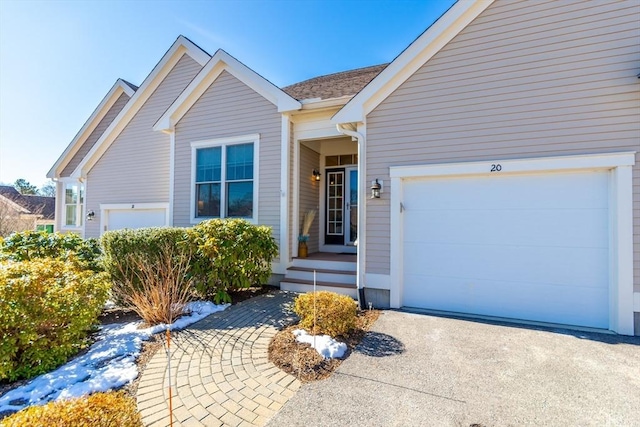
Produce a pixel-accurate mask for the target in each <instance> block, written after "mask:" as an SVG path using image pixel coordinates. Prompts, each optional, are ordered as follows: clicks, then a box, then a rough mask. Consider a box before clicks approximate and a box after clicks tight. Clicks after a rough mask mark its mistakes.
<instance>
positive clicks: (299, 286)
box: [280, 278, 358, 299]
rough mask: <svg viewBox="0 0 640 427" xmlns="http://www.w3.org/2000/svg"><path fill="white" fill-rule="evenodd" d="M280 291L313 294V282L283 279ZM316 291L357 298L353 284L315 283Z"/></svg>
mask: <svg viewBox="0 0 640 427" xmlns="http://www.w3.org/2000/svg"><path fill="white" fill-rule="evenodd" d="M280 289H282V290H284V291H291V292H300V293H307V292H313V280H300V279H289V278H285V279H284V280H283V281H281V282H280ZM316 290H317V291H329V292H335V293H338V294H342V295H349V296H350V297H351V298H354V299H357V298H358V290H357V289H356V285H355V283H354V284H345V283H331V282H318V281H316Z"/></svg>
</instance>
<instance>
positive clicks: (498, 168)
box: [491, 163, 502, 172]
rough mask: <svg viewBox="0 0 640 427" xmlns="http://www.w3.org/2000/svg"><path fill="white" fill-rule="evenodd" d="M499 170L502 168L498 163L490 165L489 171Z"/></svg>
mask: <svg viewBox="0 0 640 427" xmlns="http://www.w3.org/2000/svg"><path fill="white" fill-rule="evenodd" d="M501 170H502V165H501V164H500V163H496V164H495V165H491V172H500V171H501Z"/></svg>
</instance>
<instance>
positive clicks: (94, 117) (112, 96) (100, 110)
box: [47, 79, 135, 178]
mask: <svg viewBox="0 0 640 427" xmlns="http://www.w3.org/2000/svg"><path fill="white" fill-rule="evenodd" d="M122 93H125V94H127V96H128V97H129V98H131V97H132V96H133V94H134V93H135V91H134V90H133V88H132V87H131V86H129V85H128V84H127V83H126V82H125V81H124V80H122V79H118V80H116V82H115V83H114V84H113V86H112V87H111V89H109V92H107V94H106V95H105V97H104V98H102V101H100V104H99V105H98V106H97V107H96V109H95V110H94V111H93V113H92V114H91V116H90V117H89V118H88V119H87V121H86V122H85V123H84V125H83V126H82V128H81V129H80V131H79V132H78V133H77V134H76V136H75V137H74V138H73V140H71V142H70V143H69V145H68V146H67V148H66V149H65V150H64V152H63V153H62V154H61V155H60V157H59V158H58V160H56V162H55V163H54V165H53V166H52V167H51V170H49V172H47V178H60V173H61V172H62V170H63V169H64V167H65V166H66V165H67V163H69V161H70V160H71V159H72V158H73V156H74V155H75V154H76V153H77V152H78V150H79V149H80V147H82V144H84V143H85V141H86V139H87V138H88V137H89V135H90V134H91V132H93V130H94V129H95V128H96V126H98V123H100V120H102V119H103V118H104V116H105V115H106V114H107V112H108V111H109V109H111V107H113V104H115V102H116V101H117V100H118V98H119V97H120V95H122Z"/></svg>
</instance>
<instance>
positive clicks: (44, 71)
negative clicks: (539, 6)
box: [0, 0, 467, 186]
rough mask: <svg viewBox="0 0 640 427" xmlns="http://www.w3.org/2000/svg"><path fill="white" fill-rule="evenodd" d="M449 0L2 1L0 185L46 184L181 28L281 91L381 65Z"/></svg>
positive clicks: (173, 39)
mask: <svg viewBox="0 0 640 427" xmlns="http://www.w3.org/2000/svg"><path fill="white" fill-rule="evenodd" d="M463 1H467V0H463ZM453 3H454V0H421V1H412V0H396V1H375V0H372V1H349V0H343V1H331V0H325V1H305V0H298V1H284V0H281V1H274V0H271V1H250V0H236V1H221V0H216V1H188V0H185V1H145V0H138V1H99V0H96V1H79V0H77V1H53V0H52V1H42V2H40V1H28V0H19V1H14V0H0V182H5V183H12V182H13V181H15V180H16V179H17V178H25V179H27V180H28V181H30V182H31V183H32V184H35V185H37V186H41V185H42V184H43V183H45V182H46V181H47V179H46V173H47V171H48V170H49V168H50V167H51V166H52V165H53V163H54V162H55V161H56V159H57V158H58V156H59V155H60V154H61V153H62V151H63V150H64V148H65V147H66V146H67V144H68V143H69V142H70V141H71V140H72V139H73V137H74V136H75V134H76V132H78V130H80V128H81V127H82V125H83V124H84V122H85V120H87V118H88V117H89V116H90V115H91V113H92V112H93V110H94V108H95V107H96V106H97V105H98V103H99V102H100V100H101V99H102V97H103V96H104V95H105V94H106V93H107V91H108V90H109V89H110V88H111V86H112V85H113V83H114V82H115V81H116V79H117V78H124V79H125V80H128V81H130V82H131V83H134V84H140V83H141V82H142V81H143V80H144V78H145V77H146V75H147V74H148V73H149V72H150V71H151V69H152V68H153V66H154V65H155V64H156V63H157V62H158V61H159V60H160V58H161V57H162V55H163V54H164V53H165V51H166V50H167V49H168V48H169V47H170V46H171V44H172V43H173V42H174V41H175V39H176V38H177V37H178V35H180V34H183V35H185V36H186V37H188V38H189V39H191V40H192V41H193V42H195V43H196V44H198V45H199V46H200V47H202V48H203V49H204V50H206V51H207V52H209V53H210V54H213V53H214V52H215V51H216V50H217V49H218V48H222V49H224V50H226V51H227V52H229V53H230V54H231V55H233V56H235V57H236V58H237V59H238V60H240V61H241V62H243V63H245V64H246V65H247V66H249V67H250V68H252V69H253V70H255V71H257V72H258V73H260V74H261V75H262V76H264V77H266V78H267V79H269V80H270V81H272V82H273V83H274V84H276V85H278V86H281V87H282V86H286V85H289V84H292V83H295V82H298V81H301V80H305V79H307V78H311V77H314V76H318V75H323V74H328V73H333V72H338V71H344V70H349V69H353V68H359V67H365V66H369V65H376V64H380V63H384V62H388V61H391V60H392V59H393V58H395V57H396V56H397V55H398V54H399V53H400V52H401V51H402V50H403V49H405V48H406V47H407V46H408V45H409V44H410V43H411V42H412V41H413V40H415V38H416V37H418V36H419V35H420V34H421V33H422V32H423V31H424V30H425V29H426V28H427V27H428V26H429V25H431V24H432V23H433V21H434V20H436V19H437V18H438V17H439V16H440V15H441V14H442V13H444V12H445V11H446V10H447V9H448V8H449V7H450V6H451V5H452V4H453Z"/></svg>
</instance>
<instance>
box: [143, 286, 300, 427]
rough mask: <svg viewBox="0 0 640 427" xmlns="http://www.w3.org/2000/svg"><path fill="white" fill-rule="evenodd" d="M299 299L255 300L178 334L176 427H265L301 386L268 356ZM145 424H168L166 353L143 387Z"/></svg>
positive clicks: (145, 375) (281, 295)
mask: <svg viewBox="0 0 640 427" xmlns="http://www.w3.org/2000/svg"><path fill="white" fill-rule="evenodd" d="M292 298H293V296H292V295H291V294H289V293H286V292H274V293H270V294H267V295H262V296H259V297H255V298H252V299H250V300H247V301H244V302H241V303H239V304H237V305H234V306H232V307H229V308H227V309H226V310H225V311H222V312H219V313H214V314H212V315H211V316H209V317H207V318H205V319H203V320H201V321H200V322H198V323H195V324H193V325H191V326H190V327H189V328H188V329H185V330H184V331H180V332H177V333H175V334H174V336H172V337H173V338H172V356H171V376H172V377H173V392H172V395H173V414H174V426H180V425H182V426H207V427H209V426H234V427H235V426H263V425H264V424H266V422H267V421H268V420H269V418H271V417H272V416H273V415H274V414H275V413H276V412H277V411H278V410H279V409H280V408H281V407H282V405H283V404H284V403H285V402H286V401H287V400H289V398H290V397H291V396H293V395H294V393H295V392H296V391H297V390H298V388H299V387H300V382H299V381H298V380H297V379H296V378H295V377H293V376H292V375H289V374H287V373H285V372H283V371H281V370H280V369H278V368H277V367H276V366H275V365H274V364H272V363H271V362H269V360H268V355H267V351H268V346H269V341H270V340H271V338H272V337H273V336H274V335H275V334H276V332H277V331H278V330H279V329H280V328H282V327H283V326H286V325H287V324H289V323H291V322H292V320H293V314H291V311H290V309H289V307H290V304H291V301H292ZM138 409H139V410H140V413H141V414H142V418H143V421H144V423H145V425H148V426H151V425H153V426H168V425H169V416H168V414H169V401H168V369H167V357H166V353H165V351H163V350H160V351H159V352H158V353H156V354H155V355H154V356H153V358H152V359H151V360H150V361H149V364H148V365H147V367H146V369H145V370H144V372H143V374H142V378H141V380H140V384H139V388H138Z"/></svg>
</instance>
